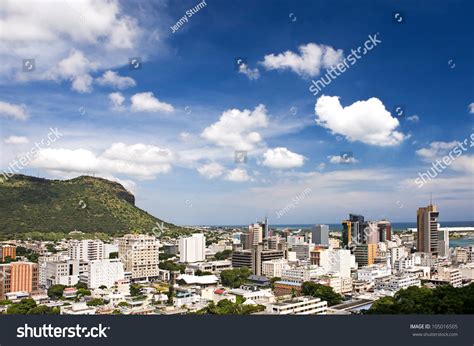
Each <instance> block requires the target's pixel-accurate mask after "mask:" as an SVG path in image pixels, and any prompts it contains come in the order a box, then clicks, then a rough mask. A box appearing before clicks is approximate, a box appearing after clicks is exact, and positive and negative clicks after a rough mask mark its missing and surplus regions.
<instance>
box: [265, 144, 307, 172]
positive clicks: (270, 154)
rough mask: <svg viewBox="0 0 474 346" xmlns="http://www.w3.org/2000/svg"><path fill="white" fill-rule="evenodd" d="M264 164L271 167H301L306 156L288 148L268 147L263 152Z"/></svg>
mask: <svg viewBox="0 0 474 346" xmlns="http://www.w3.org/2000/svg"><path fill="white" fill-rule="evenodd" d="M263 158H264V159H263V165H264V166H267V167H271V168H279V169H287V168H295V167H301V166H303V164H304V159H305V157H304V156H303V155H299V154H296V153H293V152H291V151H289V150H288V149H287V148H282V147H279V148H275V149H268V150H267V151H266V152H265V153H264V154H263Z"/></svg>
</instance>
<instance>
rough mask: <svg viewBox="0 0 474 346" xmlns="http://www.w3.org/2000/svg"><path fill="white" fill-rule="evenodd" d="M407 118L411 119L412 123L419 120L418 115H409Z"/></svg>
mask: <svg viewBox="0 0 474 346" xmlns="http://www.w3.org/2000/svg"><path fill="white" fill-rule="evenodd" d="M407 120H408V121H411V122H414V123H417V122H419V121H420V117H419V116H418V115H416V114H415V115H412V116H411V117H407Z"/></svg>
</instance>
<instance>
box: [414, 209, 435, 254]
mask: <svg viewBox="0 0 474 346" xmlns="http://www.w3.org/2000/svg"><path fill="white" fill-rule="evenodd" d="M438 216H439V212H438V207H437V206H436V205H433V204H431V203H430V204H429V205H428V206H427V207H422V208H418V212H417V218H416V227H417V241H416V244H417V250H418V252H429V253H431V254H432V255H433V256H438Z"/></svg>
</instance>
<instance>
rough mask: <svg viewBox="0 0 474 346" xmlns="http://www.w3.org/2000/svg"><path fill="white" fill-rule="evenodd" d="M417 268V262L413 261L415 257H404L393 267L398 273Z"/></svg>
mask: <svg viewBox="0 0 474 346" xmlns="http://www.w3.org/2000/svg"><path fill="white" fill-rule="evenodd" d="M414 266H415V261H414V260H413V257H411V256H410V257H402V258H400V259H398V260H396V261H395V263H394V265H393V269H394V270H395V271H396V272H399V273H403V272H404V271H406V270H407V269H409V268H413V267H414Z"/></svg>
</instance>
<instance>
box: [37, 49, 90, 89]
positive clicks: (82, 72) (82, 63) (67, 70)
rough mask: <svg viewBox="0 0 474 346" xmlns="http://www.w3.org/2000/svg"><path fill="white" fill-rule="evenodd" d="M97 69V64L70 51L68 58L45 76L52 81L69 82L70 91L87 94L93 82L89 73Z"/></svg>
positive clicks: (80, 54)
mask: <svg viewBox="0 0 474 346" xmlns="http://www.w3.org/2000/svg"><path fill="white" fill-rule="evenodd" d="M97 67H98V64H97V63H94V62H92V61H90V60H89V59H88V58H86V57H85V56H84V53H83V52H81V51H79V50H72V51H71V52H70V54H69V56H68V57H67V58H64V59H62V60H61V61H60V62H59V63H58V64H57V66H55V67H54V68H52V69H51V70H50V71H48V72H47V73H46V76H49V78H50V79H53V80H70V81H71V82H72V84H71V89H72V90H75V91H77V92H79V93H89V92H91V91H92V81H93V78H92V76H91V75H90V72H91V71H95V70H96V69H97ZM49 78H48V79H49Z"/></svg>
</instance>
